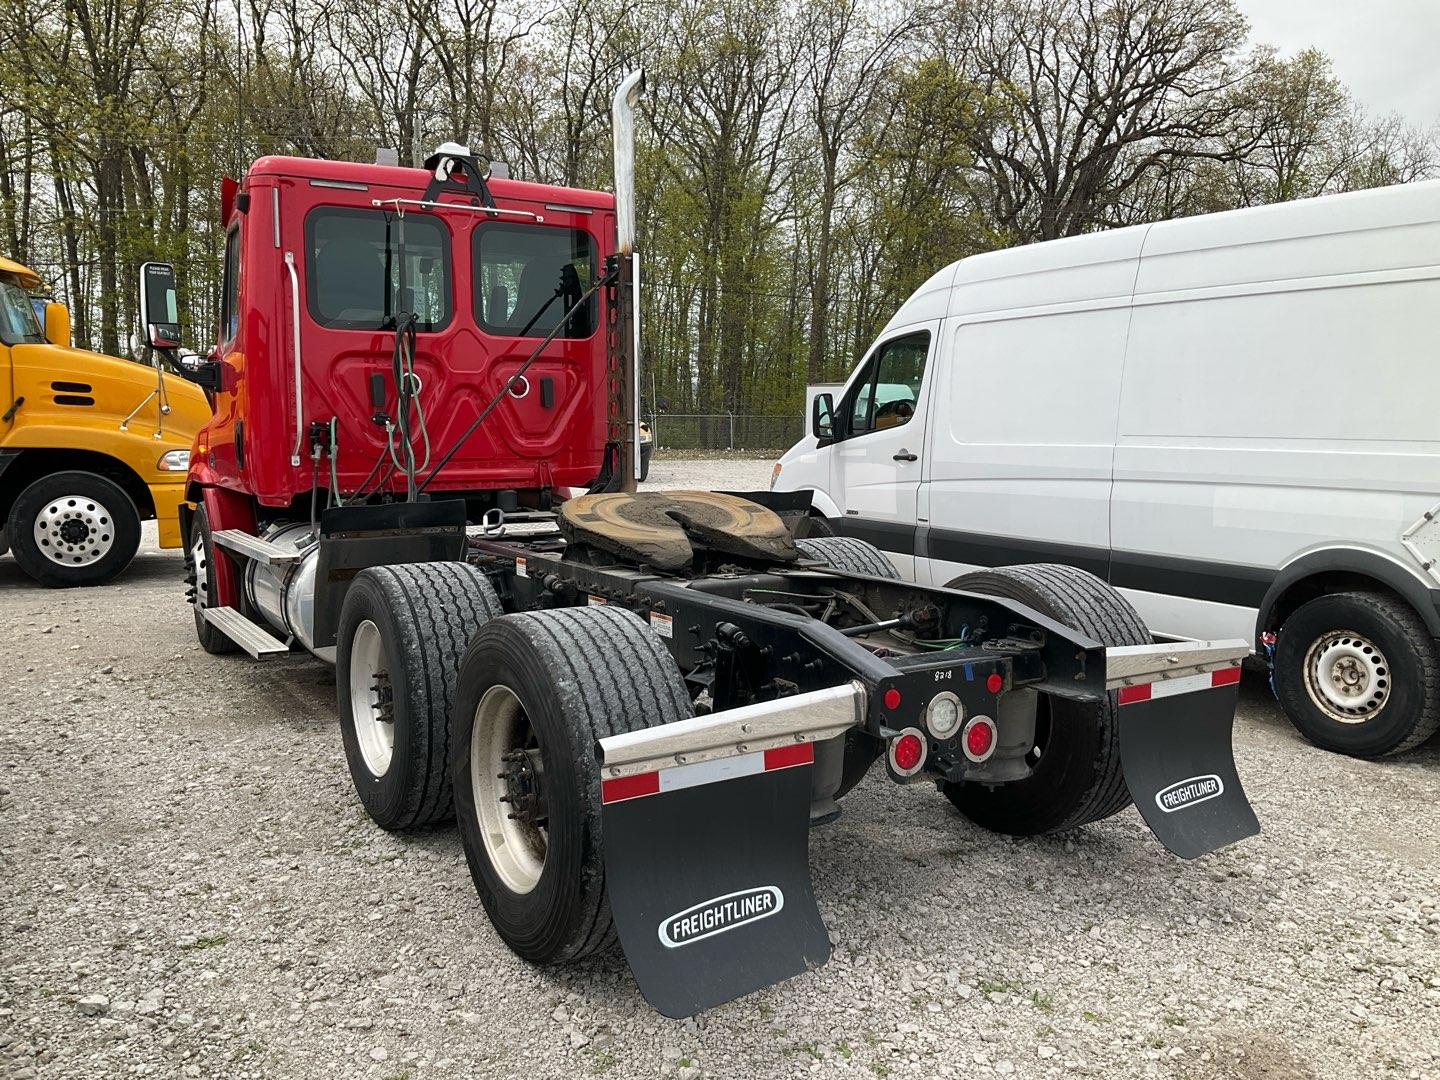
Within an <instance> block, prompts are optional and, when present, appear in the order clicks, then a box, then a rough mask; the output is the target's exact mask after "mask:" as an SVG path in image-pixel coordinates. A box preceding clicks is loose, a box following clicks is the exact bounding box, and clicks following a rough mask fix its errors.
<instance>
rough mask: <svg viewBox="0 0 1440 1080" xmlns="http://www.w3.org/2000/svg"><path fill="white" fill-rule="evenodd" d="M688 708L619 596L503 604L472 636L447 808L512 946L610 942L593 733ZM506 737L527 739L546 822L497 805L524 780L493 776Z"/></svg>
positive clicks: (583, 951)
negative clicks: (529, 608)
mask: <svg viewBox="0 0 1440 1080" xmlns="http://www.w3.org/2000/svg"><path fill="white" fill-rule="evenodd" d="M691 711H692V710H691V707H690V698H689V695H688V694H687V693H686V692H685V683H684V681H683V680H682V679H681V677H680V671H679V669H678V668H677V667H676V665H675V662H674V660H672V659H671V657H670V654H669V653H668V652H667V651H666V649H665V647H664V646H663V645H662V644H661V642H660V640H659V638H658V637H657V636H656V635H655V633H654V632H653V631H651V630H650V628H649V627H648V626H646V625H645V623H644V622H642V621H641V620H640V618H639V617H638V616H637V615H635V614H634V613H632V612H629V611H625V610H623V609H620V608H613V607H603V608H601V607H596V608H566V609H561V610H553V611H537V612H527V613H524V614H520V615H507V616H506V617H505V618H503V619H496V620H495V621H494V622H492V623H490V624H488V625H487V626H486V627H485V628H484V629H483V630H481V631H480V633H479V634H477V635H476V636H475V640H474V641H472V642H471V643H470V648H469V650H468V651H467V652H466V654H465V660H464V663H463V664H462V666H461V668H460V678H459V686H458V688H457V692H456V702H455V718H454V735H455V738H454V747H453V751H452V754H451V780H452V782H453V784H454V788H455V816H456V819H457V821H458V823H459V826H460V839H461V841H462V842H463V843H464V846H465V858H466V860H467V861H468V862H469V864H470V875H471V877H472V878H473V879H474V881H475V888H476V890H477V891H478V892H479V894H480V899H481V901H482V902H483V903H484V905H485V910H486V912H487V913H488V914H489V916H490V921H491V922H492V923H493V924H494V926H495V929H496V931H497V932H498V933H499V934H500V936H501V937H502V938H503V939H504V940H505V942H506V944H508V945H509V946H510V948H512V949H513V950H514V951H515V952H516V953H518V954H519V955H520V956H522V957H524V958H525V959H527V960H530V961H533V962H536V963H559V962H564V961H567V960H575V959H578V958H579V957H582V956H586V955H588V954H590V953H593V952H596V951H597V950H601V949H606V948H609V947H611V946H612V945H613V944H614V942H615V930H614V925H613V922H612V920H611V915H610V902H609V897H608V894H607V891H606V883H605V858H604V837H603V835H602V829H601V808H600V766H599V763H598V762H597V761H596V751H595V743H596V740H598V739H602V738H604V737H606V736H607V735H616V734H619V733H621V732H625V731H632V730H636V729H638V728H644V727H654V726H657V725H660V724H667V723H670V722H672V721H675V720H683V719H686V718H687V717H689V716H690V715H691ZM516 750H522V751H523V750H528V751H529V756H528V763H527V768H528V767H530V766H532V765H533V764H534V762H535V761H536V760H537V759H538V763H539V768H538V769H536V770H534V771H533V772H532V773H531V774H530V775H532V776H538V792H537V798H539V799H541V800H543V802H542V803H541V805H543V807H544V811H545V815H546V816H545V818H544V821H543V824H542V823H541V821H540V820H538V818H537V819H536V820H529V819H527V818H526V817H525V816H524V815H522V816H521V818H520V819H518V820H517V819H512V818H508V817H506V814H507V813H509V812H510V811H511V809H512V808H514V807H516V806H517V805H518V803H517V802H516V801H514V800H512V801H510V802H507V803H503V804H502V803H501V802H500V799H501V797H502V796H503V797H505V798H511V796H513V795H516V793H517V791H519V792H520V793H521V795H522V797H523V794H524V793H525V792H528V791H529V790H532V789H530V788H526V787H524V786H523V785H521V786H517V785H514V784H512V781H511V780H510V779H503V780H502V779H501V778H500V777H499V776H497V773H499V772H501V769H500V768H497V763H499V762H501V761H503V760H504V755H505V754H511V755H512V756H513V755H514V753H515V751H516ZM502 767H503V766H502ZM541 829H543V830H544V831H543V832H542V831H541Z"/></svg>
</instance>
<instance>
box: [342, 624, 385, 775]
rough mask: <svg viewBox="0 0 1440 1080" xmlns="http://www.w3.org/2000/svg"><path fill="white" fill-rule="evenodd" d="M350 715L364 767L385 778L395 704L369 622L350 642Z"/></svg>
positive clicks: (380, 647) (375, 632)
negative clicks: (353, 719)
mask: <svg viewBox="0 0 1440 1080" xmlns="http://www.w3.org/2000/svg"><path fill="white" fill-rule="evenodd" d="M350 715H351V716H353V717H354V718H355V741H356V742H357V743H359V744H360V757H361V759H362V760H363V761H364V762H365V768H367V769H369V770H370V774H371V775H372V776H375V777H381V776H384V775H385V774H386V773H387V772H389V771H390V760H391V758H392V757H393V756H394V754H395V705H394V698H393V696H392V690H391V686H390V671H389V669H388V668H387V667H386V666H385V647H384V643H383V642H382V641H381V640H380V628H379V627H378V626H376V625H375V624H374V623H373V622H371V621H370V620H369V619H366V620H365V621H364V622H362V623H361V624H360V625H359V626H357V627H356V628H355V636H354V638H352V639H351V642H350Z"/></svg>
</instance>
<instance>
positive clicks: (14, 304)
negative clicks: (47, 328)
mask: <svg viewBox="0 0 1440 1080" xmlns="http://www.w3.org/2000/svg"><path fill="white" fill-rule="evenodd" d="M44 340H45V335H44V334H43V333H42V332H41V330H40V323H39V321H38V320H37V319H36V318H35V309H34V308H33V307H31V305H30V294H29V293H27V292H26V291H25V290H24V289H22V288H21V287H20V286H19V285H17V284H15V282H13V281H7V280H5V279H3V278H0V341H3V342H4V343H5V344H6V345H19V344H21V343H22V342H29V343H32V344H38V343H39V342H42V341H44Z"/></svg>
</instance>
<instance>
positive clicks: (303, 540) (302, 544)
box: [245, 522, 320, 652]
mask: <svg viewBox="0 0 1440 1080" xmlns="http://www.w3.org/2000/svg"><path fill="white" fill-rule="evenodd" d="M264 539H265V540H266V541H267V542H268V543H270V544H273V545H274V546H275V547H278V548H284V549H285V550H287V551H291V552H295V553H296V554H298V555H299V556H300V557H299V558H298V559H295V560H293V561H286V562H273V563H262V562H260V561H258V560H255V559H250V560H248V561H247V563H246V568H245V595H246V597H247V598H248V599H249V601H250V603H251V606H253V607H254V609H255V610H256V611H258V612H259V613H260V614H261V615H263V616H264V617H265V621H266V622H268V623H269V624H270V625H271V626H272V627H274V628H275V630H276V631H278V632H279V633H280V634H281V635H282V636H283V637H293V638H295V640H296V641H298V642H300V644H301V645H304V646H305V648H306V649H308V650H310V651H311V652H314V651H315V569H316V565H317V563H318V562H319V558H320V544H319V543H318V542H317V541H316V539H315V536H314V534H313V533H312V532H311V531H310V525H309V523H308V522H300V523H293V524H292V523H281V524H279V525H272V526H271V527H270V528H269V529H268V530H266V532H265V534H264Z"/></svg>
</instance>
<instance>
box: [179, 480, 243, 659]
mask: <svg viewBox="0 0 1440 1080" xmlns="http://www.w3.org/2000/svg"><path fill="white" fill-rule="evenodd" d="M214 565H215V543H214V541H213V540H211V538H210V515H209V513H208V512H207V511H206V509H205V504H204V503H203V502H202V503H201V504H200V505H199V506H197V507H196V508H195V513H194V515H193V516H192V517H191V519H190V535H189V536H188V537H186V539H185V573H186V578H185V580H186V583H187V584H188V585H189V587H190V606H191V610H192V613H193V614H194V616H195V637H196V638H197V639H198V640H199V642H200V647H201V648H202V649H204V650H205V651H206V652H207V653H209V654H210V655H211V656H224V655H226V654H227V653H235V652H239V651H240V646H239V645H237V644H235V642H233V641H231V640H230V639H229V638H228V637H226V636H225V635H224V634H223V633H221V632H220V628H219V627H216V626H211V625H210V624H209V623H208V622H206V621H205V609H206V608H207V607H209V606H210V603H211V594H210V582H211V577H210V568H211V567H212V566H214Z"/></svg>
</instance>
